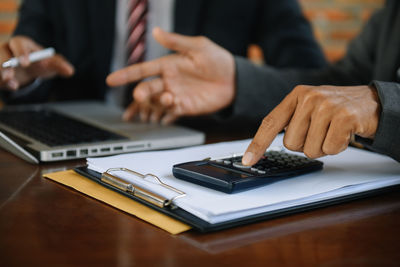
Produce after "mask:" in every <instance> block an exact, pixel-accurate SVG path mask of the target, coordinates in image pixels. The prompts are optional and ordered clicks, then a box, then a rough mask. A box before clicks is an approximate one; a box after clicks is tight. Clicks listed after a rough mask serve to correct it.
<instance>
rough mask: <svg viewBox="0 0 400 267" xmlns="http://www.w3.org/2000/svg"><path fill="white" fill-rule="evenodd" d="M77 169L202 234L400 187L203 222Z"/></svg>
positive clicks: (78, 169)
mask: <svg viewBox="0 0 400 267" xmlns="http://www.w3.org/2000/svg"><path fill="white" fill-rule="evenodd" d="M118 170H121V171H130V172H133V173H135V174H139V173H136V172H134V171H131V170H128V169H124V168H122V169H121V168H119V169H118ZM74 171H75V172H77V173H78V174H80V175H82V176H84V177H86V178H89V179H91V180H93V181H94V182H96V183H98V184H100V185H102V186H104V187H106V188H108V189H110V190H113V191H116V192H118V193H120V194H122V195H124V196H126V197H129V198H131V199H133V200H135V201H137V202H139V203H141V204H143V205H145V206H147V207H150V208H152V209H154V210H156V211H158V212H161V213H163V214H165V215H168V216H170V217H172V218H174V219H177V220H179V221H181V222H184V223H186V224H188V225H190V226H192V227H193V228H194V229H195V230H197V231H200V232H203V233H207V232H214V231H219V230H224V229H228V228H232V227H237V226H241V225H246V224H250V223H255V222H260V221H265V220H269V219H273V218H277V217H282V216H287V215H291V214H295V213H300V212H305V211H309V210H313V209H317V208H322V207H327V206H331V205H335V204H339V203H344V202H349V201H352V200H356V199H360V198H365V197H368V196H373V195H377V194H381V193H384V192H388V191H393V190H397V189H400V185H394V186H389V187H384V188H379V189H374V190H369V191H364V192H360V193H354V194H350V195H346V196H341V197H337V198H333V199H329V200H323V201H317V202H313V203H308V204H302V205H297V206H292V207H288V208H284V209H279V210H274V211H269V212H264V213H259V214H255V215H251V216H246V217H242V218H238V219H234V220H230V221H225V222H221V223H215V224H211V223H209V222H207V221H204V220H202V219H200V218H198V217H196V216H194V215H192V214H191V213H189V212H187V211H185V210H183V209H181V208H179V207H176V206H174V205H167V204H171V201H170V200H167V199H162V198H160V199H158V200H157V201H153V200H154V198H153V197H150V199H149V198H148V196H147V197H142V196H141V195H139V196H138V195H133V194H132V193H130V192H128V191H125V190H124V189H123V188H121V187H120V186H118V184H116V183H115V180H114V181H111V182H109V181H108V182H105V181H104V178H105V175H106V176H107V174H108V173H107V172H106V173H103V174H102V173H99V172H96V171H93V170H90V169H88V168H87V167H79V168H75V169H74ZM139 175H142V174H139ZM150 175H151V174H150ZM110 176H111V177H110V178H111V179H113V178H117V179H118V180H121V179H120V178H118V177H115V176H112V175H110ZM142 176H144V175H142ZM152 176H154V175H152ZM154 177H155V178H156V179H158V180H159V178H158V177H156V176H154ZM102 178H103V179H102ZM117 183H118V182H117ZM167 186H168V185H167ZM139 189H140V188H139ZM144 191H146V190H144ZM178 191H179V190H178ZM141 192H142V191H141ZM142 193H143V192H142ZM145 193H146V192H145ZM147 193H149V192H147ZM150 193H151V192H150ZM182 193H183V192H182ZM156 198H157V196H156ZM162 203H164V205H162Z"/></svg>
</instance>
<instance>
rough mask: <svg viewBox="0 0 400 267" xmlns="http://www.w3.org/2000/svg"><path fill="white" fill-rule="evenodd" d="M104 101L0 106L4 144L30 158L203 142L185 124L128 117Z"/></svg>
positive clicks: (33, 160) (0, 141) (60, 157)
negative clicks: (145, 121)
mask: <svg viewBox="0 0 400 267" xmlns="http://www.w3.org/2000/svg"><path fill="white" fill-rule="evenodd" d="M122 112H123V111H122V110H121V109H119V108H118V107H113V106H109V105H106V104H104V103H102V102H95V101H91V102H66V103H48V104H40V105H21V106H7V107H5V108H3V109H2V110H0V146H1V147H3V148H4V149H6V150H8V151H10V152H11V153H14V154H15V155H17V156H19V157H21V158H22V159H24V160H26V161H29V162H31V163H36V164H38V163H39V162H51V161H59V160H69V159H78V158H86V157H95V156H106V155H112V154H119V153H128V152H136V151H145V150H155V149H168V148H176V147H184V146H192V145H199V144H203V143H204V140H205V136H204V134H203V133H202V132H199V131H195V130H191V129H188V128H184V127H181V126H161V125H159V124H150V123H140V122H124V121H122V119H121V116H122Z"/></svg>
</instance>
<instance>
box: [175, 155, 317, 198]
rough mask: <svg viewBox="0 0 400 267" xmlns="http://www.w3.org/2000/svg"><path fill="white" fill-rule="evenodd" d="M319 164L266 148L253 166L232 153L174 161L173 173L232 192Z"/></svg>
mask: <svg viewBox="0 0 400 267" xmlns="http://www.w3.org/2000/svg"><path fill="white" fill-rule="evenodd" d="M322 166H323V163H322V162H321V161H318V160H313V159H309V158H306V157H303V156H299V155H295V154H291V153H287V152H284V151H268V152H266V153H265V154H264V156H263V157H262V158H261V159H260V160H259V161H258V162H257V163H256V164H255V165H253V166H244V165H242V156H232V157H226V158H220V159H215V160H211V159H205V160H201V161H192V162H186V163H181V164H177V165H174V166H173V168H172V172H173V174H174V176H175V177H176V178H178V179H182V180H185V181H188V182H191V183H195V184H198V185H201V186H205V187H208V188H212V189H215V190H218V191H222V192H225V193H235V192H239V191H243V190H248V189H251V188H255V187H258V186H262V185H267V184H271V183H275V182H278V181H281V180H282V179H286V178H290V177H295V176H298V175H302V174H306V173H310V172H314V171H318V170H321V169H322Z"/></svg>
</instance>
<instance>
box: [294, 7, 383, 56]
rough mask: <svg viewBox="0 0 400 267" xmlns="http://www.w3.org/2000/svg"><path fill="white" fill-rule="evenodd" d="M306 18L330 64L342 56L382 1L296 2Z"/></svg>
mask: <svg viewBox="0 0 400 267" xmlns="http://www.w3.org/2000/svg"><path fill="white" fill-rule="evenodd" d="M300 3H301V5H302V6H303V9H304V13H305V15H306V17H307V18H308V19H309V20H310V21H311V22H312V25H313V29H314V34H315V36H316V38H317V39H318V41H319V42H320V44H321V45H322V47H323V49H324V51H325V54H326V56H327V58H328V59H329V60H331V61H334V60H336V59H338V58H340V57H341V56H342V55H343V53H344V52H345V48H346V46H347V44H348V42H349V40H351V39H353V38H354V37H355V36H356V35H357V34H358V33H359V30H360V28H361V27H362V26H363V25H364V23H365V22H366V20H368V18H369V17H370V16H371V14H372V13H373V12H374V11H375V10H376V9H378V8H380V7H382V6H383V4H384V0H300Z"/></svg>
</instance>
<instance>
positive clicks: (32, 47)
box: [0, 36, 74, 90]
mask: <svg viewBox="0 0 400 267" xmlns="http://www.w3.org/2000/svg"><path fill="white" fill-rule="evenodd" d="M41 49H43V47H41V46H40V45H38V44H37V43H35V42H34V41H33V40H32V39H30V38H28V37H25V36H15V37H13V38H11V39H10V41H9V42H8V43H5V44H2V45H0V62H1V63H2V62H4V61H6V60H8V59H10V58H12V57H18V58H19V60H20V63H21V65H20V66H19V67H16V68H5V69H3V68H1V66H0V88H1V89H8V90H17V89H18V88H20V87H21V86H24V85H27V84H29V83H31V82H32V81H33V80H35V79H36V78H51V77H54V76H56V75H60V76H63V77H69V76H71V75H73V73H74V67H73V66H72V65H71V64H70V63H69V62H68V61H67V60H66V59H65V58H64V57H63V56H61V55H59V54H56V55H55V56H53V57H51V58H48V59H44V60H41V61H38V62H35V63H32V64H31V62H30V61H29V53H31V52H34V51H38V50H41Z"/></svg>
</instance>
